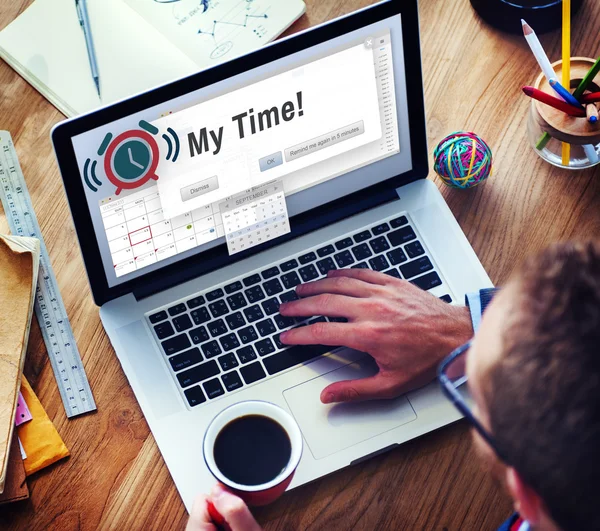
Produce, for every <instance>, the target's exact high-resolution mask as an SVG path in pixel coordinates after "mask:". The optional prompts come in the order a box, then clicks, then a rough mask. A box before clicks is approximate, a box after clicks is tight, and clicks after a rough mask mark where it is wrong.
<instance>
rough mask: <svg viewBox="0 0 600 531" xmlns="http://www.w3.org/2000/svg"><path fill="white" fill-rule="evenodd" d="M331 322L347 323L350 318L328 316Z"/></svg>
mask: <svg viewBox="0 0 600 531" xmlns="http://www.w3.org/2000/svg"><path fill="white" fill-rule="evenodd" d="M327 319H329V322H330V323H347V322H348V319H346V318H345V317H328V318H327Z"/></svg>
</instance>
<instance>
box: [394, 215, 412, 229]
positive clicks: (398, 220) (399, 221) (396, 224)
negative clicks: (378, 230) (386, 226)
mask: <svg viewBox="0 0 600 531" xmlns="http://www.w3.org/2000/svg"><path fill="white" fill-rule="evenodd" d="M407 223H408V220H407V219H406V216H400V217H399V218H396V219H393V220H392V221H390V225H391V226H392V229H397V228H398V227H402V226H403V225H406V224H407Z"/></svg>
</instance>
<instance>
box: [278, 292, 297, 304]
mask: <svg viewBox="0 0 600 531" xmlns="http://www.w3.org/2000/svg"><path fill="white" fill-rule="evenodd" d="M299 298H300V297H298V294H297V293H296V291H295V290H292V291H288V292H287V293H284V294H283V295H279V300H281V302H292V301H297V300H298V299H299Z"/></svg>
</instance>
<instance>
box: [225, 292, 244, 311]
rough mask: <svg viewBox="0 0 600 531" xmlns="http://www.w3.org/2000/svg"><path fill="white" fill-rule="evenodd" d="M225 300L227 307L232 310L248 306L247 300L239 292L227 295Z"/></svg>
mask: <svg viewBox="0 0 600 531" xmlns="http://www.w3.org/2000/svg"><path fill="white" fill-rule="evenodd" d="M227 302H228V304H229V307H230V308H231V309H232V310H234V311H235V310H239V309H240V308H243V307H244V306H248V302H247V301H246V299H245V298H244V295H242V294H241V293H234V294H233V295H230V296H229V297H227Z"/></svg>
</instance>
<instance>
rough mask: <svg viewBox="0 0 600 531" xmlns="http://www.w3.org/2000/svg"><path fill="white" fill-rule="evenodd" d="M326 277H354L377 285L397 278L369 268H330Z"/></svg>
mask: <svg viewBox="0 0 600 531" xmlns="http://www.w3.org/2000/svg"><path fill="white" fill-rule="evenodd" d="M327 277H328V278H338V277H346V278H354V279H357V280H362V281H363V282H368V283H369V284H377V285H379V286H386V285H387V284H390V283H391V282H392V281H394V280H397V279H394V277H390V276H389V275H385V274H383V273H379V272H377V271H373V270H371V269H332V270H331V271H329V272H328V273H327Z"/></svg>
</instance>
